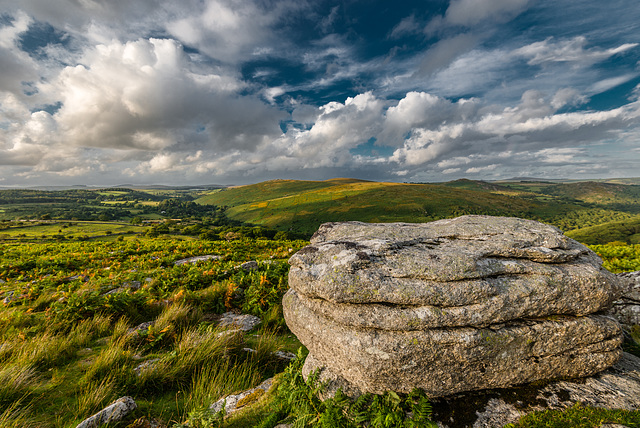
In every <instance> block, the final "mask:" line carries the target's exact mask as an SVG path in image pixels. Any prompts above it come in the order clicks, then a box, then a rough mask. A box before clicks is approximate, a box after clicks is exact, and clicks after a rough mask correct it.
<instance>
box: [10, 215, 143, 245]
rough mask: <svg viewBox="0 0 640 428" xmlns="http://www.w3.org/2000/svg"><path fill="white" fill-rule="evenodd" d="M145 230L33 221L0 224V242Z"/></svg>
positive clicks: (122, 225) (113, 224)
mask: <svg viewBox="0 0 640 428" xmlns="http://www.w3.org/2000/svg"><path fill="white" fill-rule="evenodd" d="M144 231H145V230H144V228H143V227H141V226H138V225H132V224H128V223H116V222H89V221H75V222H58V221H52V220H49V221H35V222H16V223H8V222H5V224H0V240H23V241H34V240H41V241H44V240H51V239H54V240H64V239H74V238H76V237H77V238H83V239H95V238H105V237H108V236H114V235H135V234H139V233H143V232H144Z"/></svg>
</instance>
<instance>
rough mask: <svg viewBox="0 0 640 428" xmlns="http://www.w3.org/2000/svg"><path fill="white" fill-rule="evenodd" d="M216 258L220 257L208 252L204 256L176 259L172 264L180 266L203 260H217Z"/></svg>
mask: <svg viewBox="0 0 640 428" xmlns="http://www.w3.org/2000/svg"><path fill="white" fill-rule="evenodd" d="M218 259H220V256H214V255H213V254H209V255H206V256H196V257H189V258H186V259H181V260H176V261H175V262H173V264H174V265H176V266H180V265H184V264H187V263H192V264H195V263H198V262H203V261H206V260H218Z"/></svg>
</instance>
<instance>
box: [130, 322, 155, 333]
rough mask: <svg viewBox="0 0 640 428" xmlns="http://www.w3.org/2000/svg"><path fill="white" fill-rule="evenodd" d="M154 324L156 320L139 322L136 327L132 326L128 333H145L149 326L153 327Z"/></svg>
mask: <svg viewBox="0 0 640 428" xmlns="http://www.w3.org/2000/svg"><path fill="white" fill-rule="evenodd" d="M153 324H155V321H146V322H143V323H140V324H138V325H137V326H135V327H131V328H130V329H128V330H127V334H128V335H133V334H136V333H137V334H139V335H141V334H144V333H145V332H147V331H148V330H149V327H151V326H152V325H153Z"/></svg>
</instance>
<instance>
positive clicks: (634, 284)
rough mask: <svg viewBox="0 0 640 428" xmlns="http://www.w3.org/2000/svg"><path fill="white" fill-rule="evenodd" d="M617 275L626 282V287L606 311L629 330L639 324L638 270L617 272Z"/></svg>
mask: <svg viewBox="0 0 640 428" xmlns="http://www.w3.org/2000/svg"><path fill="white" fill-rule="evenodd" d="M617 276H618V277H619V278H621V279H623V280H624V281H625V282H626V284H627V287H626V289H625V291H624V292H623V294H622V296H621V297H620V299H618V300H616V301H615V302H613V306H612V307H611V309H609V311H608V312H607V313H608V314H609V315H611V316H613V317H615V318H616V319H617V320H618V321H619V322H620V324H622V327H623V328H624V329H625V330H626V331H627V332H630V330H631V328H632V327H633V326H634V325H640V271H636V272H625V273H619V274H617Z"/></svg>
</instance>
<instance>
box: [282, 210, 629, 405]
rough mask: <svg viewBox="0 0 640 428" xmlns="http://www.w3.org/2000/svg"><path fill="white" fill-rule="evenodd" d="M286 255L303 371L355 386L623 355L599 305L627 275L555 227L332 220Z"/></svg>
mask: <svg viewBox="0 0 640 428" xmlns="http://www.w3.org/2000/svg"><path fill="white" fill-rule="evenodd" d="M290 264H291V270H290V273H289V284H290V287H291V289H290V290H289V292H288V293H287V294H286V295H285V297H284V299H283V307H284V315H285V319H286V321H287V324H288V325H289V328H290V329H291V330H292V331H293V332H294V333H295V334H296V335H297V336H298V338H299V339H300V341H301V342H302V343H303V344H304V345H305V346H306V347H307V348H308V349H309V351H310V353H311V354H310V355H311V356H310V358H309V359H308V360H307V363H306V365H308V366H309V367H307V368H306V369H305V372H306V373H308V372H309V371H310V370H311V367H313V368H322V369H323V372H324V376H325V378H326V379H327V380H331V382H333V383H334V384H336V385H337V384H340V385H341V387H342V388H343V389H345V388H346V389H348V390H350V391H351V392H352V395H357V393H358V391H359V392H374V393H382V392H384V391H386V390H395V391H405V392H408V391H411V390H412V389H413V388H415V387H418V388H421V389H423V390H425V391H426V392H427V394H428V395H430V396H431V397H438V396H445V395H449V394H454V393H459V392H463V391H470V390H478V389H486V388H498V387H508V386H511V385H518V384H522V383H526V382H532V381H538V380H546V379H553V378H559V377H567V378H571V377H580V376H588V375H591V374H594V373H597V372H599V371H602V370H604V369H606V368H607V367H609V366H611V365H612V364H614V363H615V362H616V361H617V360H618V359H619V358H620V356H621V350H620V343H621V338H622V336H621V330H620V326H619V325H618V323H617V322H616V321H615V320H612V319H611V318H608V317H604V316H600V315H595V313H598V312H600V311H602V310H604V309H606V308H608V307H610V306H611V304H612V302H613V301H614V300H616V299H617V298H618V297H619V296H620V293H621V292H622V290H623V284H622V283H621V281H620V279H619V278H617V277H616V276H615V275H613V274H611V273H610V272H608V271H606V270H605V269H603V268H602V262H601V260H600V259H599V257H598V256H597V255H596V254H595V253H593V252H592V251H591V250H589V249H588V248H586V247H585V246H583V245H581V244H579V243H578V242H576V241H574V240H572V239H570V238H568V237H566V236H564V235H563V234H562V232H561V231H560V230H559V229H557V228H555V227H553V226H548V225H545V224H542V223H538V222H535V221H531V220H523V219H516V218H507V217H489V216H463V217H459V218H456V219H450V220H441V221H436V222H432V223H425V224H408V223H389V224H366V223H360V222H345V223H329V224H325V225H322V226H321V227H320V228H319V230H318V232H316V234H315V235H314V236H313V238H312V239H311V243H310V245H309V246H307V247H306V248H304V249H302V250H301V251H299V252H298V253H296V254H294V255H293V256H292V257H291V259H290ZM321 377H322V376H321Z"/></svg>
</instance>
